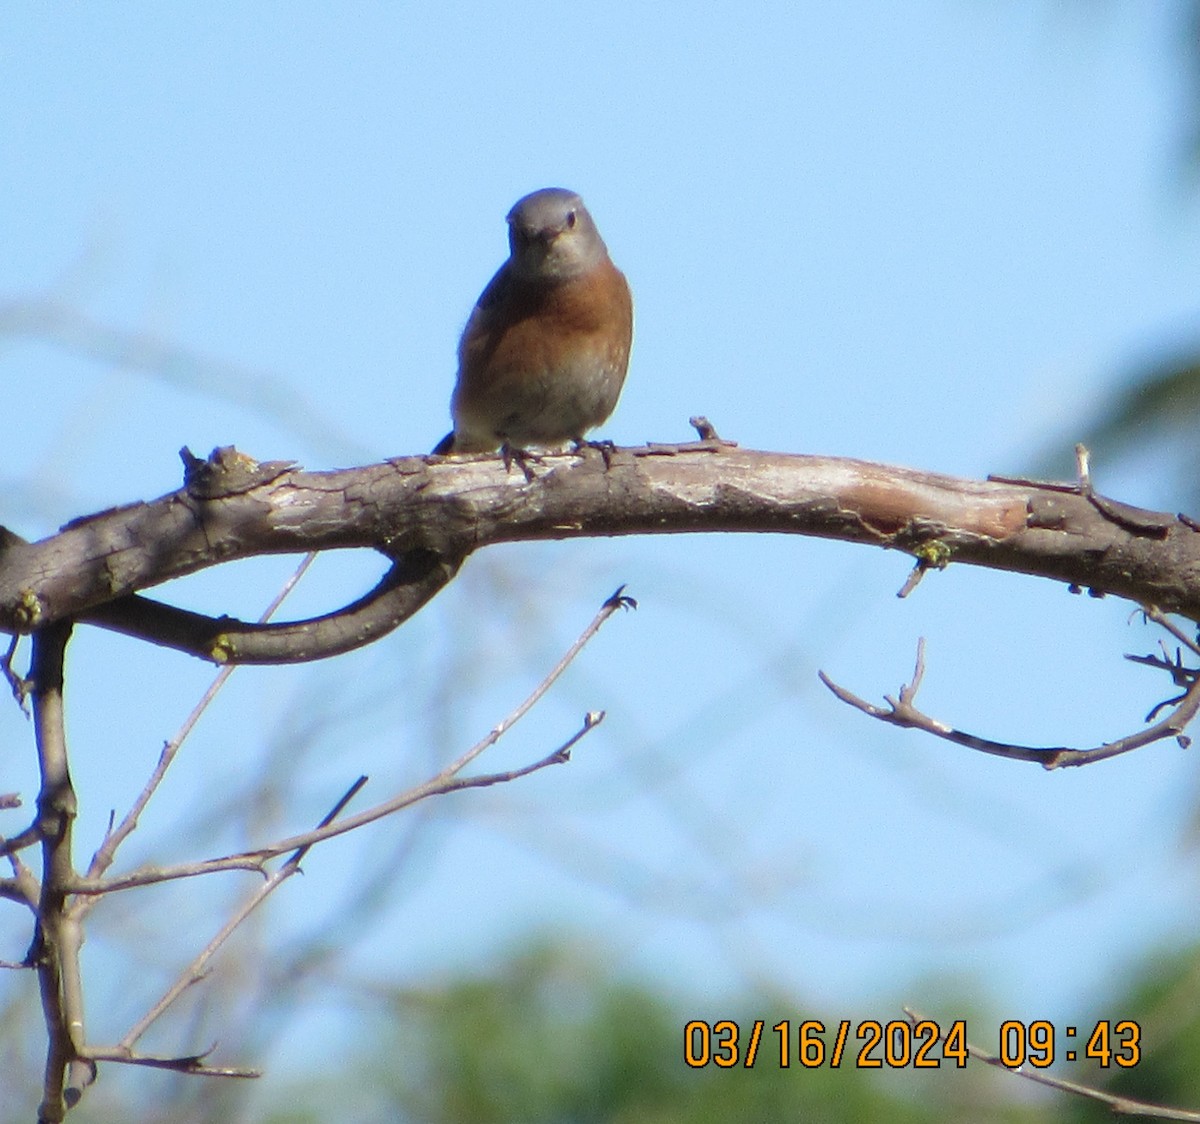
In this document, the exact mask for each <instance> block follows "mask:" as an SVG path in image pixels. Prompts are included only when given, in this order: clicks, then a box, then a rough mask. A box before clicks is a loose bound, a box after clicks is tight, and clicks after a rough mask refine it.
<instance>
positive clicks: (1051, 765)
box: [817, 606, 1200, 769]
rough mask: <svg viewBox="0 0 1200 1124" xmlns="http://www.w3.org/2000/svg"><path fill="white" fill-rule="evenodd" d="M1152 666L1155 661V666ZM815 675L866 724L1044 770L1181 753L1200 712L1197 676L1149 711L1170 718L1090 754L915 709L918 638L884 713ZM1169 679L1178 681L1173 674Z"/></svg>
mask: <svg viewBox="0 0 1200 1124" xmlns="http://www.w3.org/2000/svg"><path fill="white" fill-rule="evenodd" d="M1142 612H1143V614H1144V615H1145V616H1146V618H1147V620H1151V621H1154V623H1155V624H1158V625H1160V626H1161V627H1163V628H1165V629H1166V630H1167V631H1168V632H1170V633H1171V635H1172V636H1174V637H1175V638H1176V639H1177V640H1179V642H1180V643H1182V644H1183V645H1184V646H1186V647H1187V648H1189V649H1190V650H1191V651H1193V652H1195V653H1196V654H1197V655H1200V646H1198V645H1197V644H1196V642H1195V641H1193V640H1191V639H1190V638H1189V637H1188V636H1187V635H1186V634H1185V633H1184V632H1183V630H1182V629H1180V628H1179V627H1178V626H1177V625H1176V624H1175V623H1174V622H1173V621H1171V620H1170V619H1169V618H1168V617H1167V616H1166V615H1165V614H1163V613H1162V612H1160V611H1159V610H1158V609H1157V608H1155V607H1154V606H1144V607H1143V608H1142ZM1150 659H1151V660H1155V658H1154V657H1150ZM1138 662H1147V661H1146V658H1141V659H1139V661H1138ZM1155 662H1157V661H1156V660H1155ZM817 674H818V676H819V677H820V680H821V682H822V683H824V684H825V686H826V687H828V688H829V690H830V691H832V692H833V693H834V694H835V695H836V696H837V697H838V698H839V699H841V700H842V702H844V703H847V704H848V705H850V706H852V707H854V708H855V709H856V710H861V711H862V712H863V713H864V714H869V715H870V716H871V717H872V718H878V719H879V720H880V721H881V722H887V723H889V724H890V725H893V726H901V727H905V728H909V729H914V730H922V731H924V732H925V733H927V734H932V735H933V736H934V737H937V738H942V739H943V740H945V741H949V742H953V743H954V744H955V745H961V746H965V747H966V748H968V749H974V750H978V751H979V752H980V753H990V754H992V755H994V756H996V757H1007V758H1010V759H1012V760H1015V761H1034V762H1036V763H1037V764H1039V765H1041V766H1043V767H1044V768H1046V769H1060V768H1065V767H1073V766H1079V765H1090V764H1092V763H1093V762H1096V761H1104V760H1106V759H1107V758H1110V757H1116V756H1118V755H1119V754H1122V753H1128V752H1129V751H1130V750H1134V749H1140V748H1141V747H1142V746H1146V745H1150V744H1151V743H1152V742H1156V741H1161V740H1163V739H1164V738H1175V739H1176V740H1177V741H1178V742H1179V743H1180V745H1182V746H1184V747H1186V746H1188V745H1189V744H1190V739H1189V738H1188V737H1187V735H1185V734H1184V732H1183V731H1184V730H1185V729H1186V728H1187V726H1188V724H1189V723H1190V722H1191V721H1192V720H1193V719H1194V718H1195V717H1196V714H1197V712H1200V675H1193V676H1192V677H1191V681H1190V685H1189V686H1188V688H1187V690H1186V691H1185V692H1184V694H1183V695H1181V696H1180V697H1179V698H1178V699H1174V700H1171V701H1170V702H1168V703H1164V704H1160V705H1159V706H1158V707H1155V709H1154V710H1153V711H1152V712H1151V717H1153V715H1154V714H1157V713H1158V711H1159V710H1161V709H1162V707H1163V706H1164V705H1165V706H1170V707H1171V708H1172V709H1171V712H1170V713H1169V714H1168V715H1167V716H1166V717H1165V718H1163V719H1161V720H1160V721H1158V722H1156V723H1155V724H1154V725H1152V726H1148V727H1147V728H1146V729H1144V730H1139V731H1138V732H1137V733H1134V734H1129V735H1127V736H1126V737H1123V738H1118V739H1116V740H1115V741H1111V742H1105V743H1104V744H1103V745H1098V746H1094V747H1092V748H1090V749H1073V748H1071V747H1069V746H1025V745H1015V744H1013V743H1010V742H999V741H993V740H992V739H990V738H982V737H978V736H977V735H975V734H969V733H967V732H965V731H963V730H958V729H955V728H954V727H953V726H950V725H948V724H946V723H945V722H941V721H939V720H938V719H936V718H933V717H931V716H930V715H928V714H925V713H924V712H923V711H920V710H918V709H917V707H916V706H915V705H914V700H915V699H916V697H917V691H918V690H919V689H920V686H921V680H922V678H923V677H924V675H925V640H924V638H923V637H922V638H921V639H920V640H918V641H917V659H916V666H915V667H914V669H913V675H912V678H911V679H910V680H909V681H908V683H906V684H905V685H904V686H903V687H901V688H900V695H899V698H895V697H893V696H891V695H884V701H885V702H886V703H887V704H888V705H887V706H886V707H884V706H876V705H875V704H873V703H869V702H867V701H866V700H865V699H861V698H859V697H858V696H857V695H855V694H854V693H853V692H851V691H848V690H847V689H846V688H845V687H842V686H840V685H838V684H837V683H835V682H834V681H833V680H832V679H830V678H829V676H828V675H826V674H825V672H823V671H819V672H818V673H817ZM1174 674H1175V675H1178V674H1179V672H1175V673H1174Z"/></svg>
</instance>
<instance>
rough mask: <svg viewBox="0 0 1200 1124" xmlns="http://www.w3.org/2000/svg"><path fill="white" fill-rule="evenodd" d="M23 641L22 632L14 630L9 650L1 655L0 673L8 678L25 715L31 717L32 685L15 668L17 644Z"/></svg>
mask: <svg viewBox="0 0 1200 1124" xmlns="http://www.w3.org/2000/svg"><path fill="white" fill-rule="evenodd" d="M20 642H21V634H20V633H19V632H14V633H13V636H12V640H11V641H10V642H9V645H8V651H6V652H5V653H4V655H3V656H0V674H2V675H3V676H4V678H5V679H7V680H8V685H9V687H10V688H11V690H12V693H13V698H14V699H16V700H17V706H19V707H20V708H21V709H22V710H23V711H24V712H25V717H26V718H28V717H29V704H28V702H27V701H26V700H27V699H28V697H29V688H30V686H31V684H30V682H29V680H28V679H23V678H22V677H21V675H20V674H19V673H18V672H17V671H16V670H15V669H14V668H13V660H14V658H15V657H16V654H17V645H18V644H19V643H20Z"/></svg>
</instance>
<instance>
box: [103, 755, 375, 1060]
mask: <svg viewBox="0 0 1200 1124" xmlns="http://www.w3.org/2000/svg"><path fill="white" fill-rule="evenodd" d="M366 783H367V778H366V777H359V778H358V780H356V781H355V782H354V784H352V785H351V786H350V788H349V789H348V790H347V791H346V792H345V794H344V795H343V796H342V797H341V799H339V800H338V802H337V803H336V804H335V805H334V806H333V807H332V808H331V809H330V810H329V812H328V813H327V814H326V815H325V817H324V818H323V819H322V820H321V826H322V827H325V826H328V825H329V824H330V823H332V822H333V821H334V820H335V819H336V817H337V816H338V815H339V814H340V813H341V811H342V809H343V808H345V807H346V805H347V804H349V803H350V801H351V800H353V799H354V797H355V796H356V795H357V794H358V792H359V791H360V790H361V789H362V787H363V785H364V784H366ZM307 853H308V847H300V848H298V849H297V850H296V852H295V853H294V854H293V855H292V856H291V858H289V859H288V861H287V862H285V863H284V864H283V865H282V866H281V867H280V868H279V869H278V870H277V871H275V872H274V873H273V874H272V875H271V876H270V877H269V878H268V879H267V880H266V881H265V882H264V883H263V884H262V885H261V886H259V887H258V889H257V890H255V891H254V893H253V894H251V895H250V896H249V897H248V898H247V899H246V901H245V902H243V903H242V904H241V905H240V906H239V907H238V909H237V910H236V912H235V913H234V914H233V916H232V917H230V918H229V920H228V921H226V922H225V924H224V925H223V926H221V929H220V930H219V931H218V932H217V934H216V935H215V936H214V937H213V938H212V940H211V941H209V942H208V944H207V945H206V946H205V947H204V949H203V950H202V951H201V952H200V954H199V955H198V956H197V957H196V958H195V959H194V960H193V961H192V962H191V964H189V965H188V966H187V968H186V969H184V971H183V972H182V973H181V974H180V976H179V978H178V979H177V980H176V981H175V982H174V983H173V984H172V985H171V986H170V987H169V988H168V989H167V990H166V992H165V993H164V994H163V995H162V996H161V998H160V999H159V1000H158V1002H157V1003H155V1004H154V1006H153V1007H151V1008H150V1010H149V1011H147V1012H146V1014H145V1015H143V1016H142V1017H141V1018H140V1019H139V1020H138V1021H137V1022H136V1023H135V1024H134V1025H133V1026H132V1027H130V1029H129V1030H128V1031H127V1032H126V1034H125V1036H124V1037H123V1038H122V1039H121V1041H120V1043H118V1045H117V1047H116V1048H117V1050H118V1051H124V1052H126V1054H127V1055H129V1056H127V1057H125V1058H122V1059H120V1060H123V1061H132V1060H133V1054H132V1051H133V1047H134V1044H135V1043H136V1042H137V1040H138V1039H139V1038H141V1036H142V1035H143V1034H145V1033H146V1031H147V1030H148V1029H149V1027H150V1026H151V1024H152V1023H154V1022H155V1020H156V1019H158V1018H159V1017H160V1016H161V1015H162V1014H163V1012H165V1011H166V1010H167V1008H168V1007H170V1006H171V1004H172V1003H174V1002H175V1000H176V999H178V998H179V997H180V996H181V995H182V994H183V993H184V992H185V991H186V990H187V989H188V988H189V987H191V986H192V985H193V984H195V983H198V982H199V981H200V980H202V979H203V978H204V974H205V969H206V967H207V965H208V962H209V961H210V960H211V959H212V958H213V956H215V955H216V953H217V950H218V949H219V948H220V947H221V946H222V945H223V944H224V943H225V942H226V941H227V940H228V939H229V938H230V936H232V935H233V932H234V930H236V929H237V927H238V926H239V925H241V923H242V922H243V921H245V920H246V918H247V917H249V916H250V914H251V913H253V912H254V910H256V909H257V908H258V907H259V906H260V905H262V903H263V902H264V901H266V899H267V897H268V896H269V895H270V894H272V893H274V892H275V890H277V889H278V888H279V887H280V886H281V885H283V883H284V882H286V881H287V880H288V879H289V878H291V876H292V875H293V874H295V873H296V872H297V871H299V869H300V860H301V859H303V858H304V856H305V855H306V854H307ZM89 1056H92V1057H94V1056H95V1055H94V1054H92V1055H89ZM204 1056H205V1055H197V1058H203V1057H204ZM171 1068H180V1067H179V1066H172V1067H171ZM188 1072H195V1069H194V1067H189V1068H188ZM239 1076H253V1075H252V1074H250V1073H249V1072H245V1073H241V1074H239Z"/></svg>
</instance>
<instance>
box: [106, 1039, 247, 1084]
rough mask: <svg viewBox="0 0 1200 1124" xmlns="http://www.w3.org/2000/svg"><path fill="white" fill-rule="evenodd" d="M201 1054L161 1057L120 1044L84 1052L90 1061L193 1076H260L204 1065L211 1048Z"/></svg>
mask: <svg viewBox="0 0 1200 1124" xmlns="http://www.w3.org/2000/svg"><path fill="white" fill-rule="evenodd" d="M213 1048H215V1047H213ZM213 1048H210V1050H208V1051H206V1052H205V1053H203V1054H186V1055H183V1056H181V1057H163V1056H160V1055H156V1054H135V1053H134V1052H133V1051H132V1050H126V1049H124V1048H123V1047H121V1046H89V1047H88V1048H87V1051H86V1054H87V1058H88V1060H89V1061H92V1062H117V1063H119V1064H122V1065H141V1066H148V1067H149V1068H151V1069H169V1070H173V1071H174V1072H176V1073H186V1074H189V1075H190V1076H194V1077H261V1076H262V1070H260V1069H242V1068H240V1067H237V1066H212V1065H205V1064H204V1059H205V1058H206V1057H208V1055H209V1053H211V1051H212V1049H213Z"/></svg>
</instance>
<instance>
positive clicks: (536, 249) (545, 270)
mask: <svg viewBox="0 0 1200 1124" xmlns="http://www.w3.org/2000/svg"><path fill="white" fill-rule="evenodd" d="M508 245H509V249H510V250H511V257H510V259H509V261H510V264H511V266H512V268H513V269H514V270H515V272H516V273H517V274H518V275H519V276H521V277H524V278H526V279H529V280H544V281H566V280H569V279H570V278H572V277H578V276H580V275H581V274H584V273H586V272H587V271H588V270H590V269H592V268H593V267H594V266H596V265H598V264H599V263H600V262H602V261H603V260H604V258H605V257H606V256H607V255H608V251H607V250H606V249H605V246H604V240H603V239H602V238H601V237H600V232H599V231H598V230H597V229H596V224H595V223H594V222H593V221H592V216H591V215H590V214H588V209H587V208H586V207H585V206H584V205H583V200H582V199H580V197H579V196H578V195H576V194H575V192H573V191H567V190H566V188H562V187H545V188H542V190H541V191H535V192H533V193H532V194H530V195H526V196H525V197H524V198H523V199H518V200H517V202H516V203H515V204H514V205H513V209H512V210H511V211H509V212H508Z"/></svg>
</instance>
